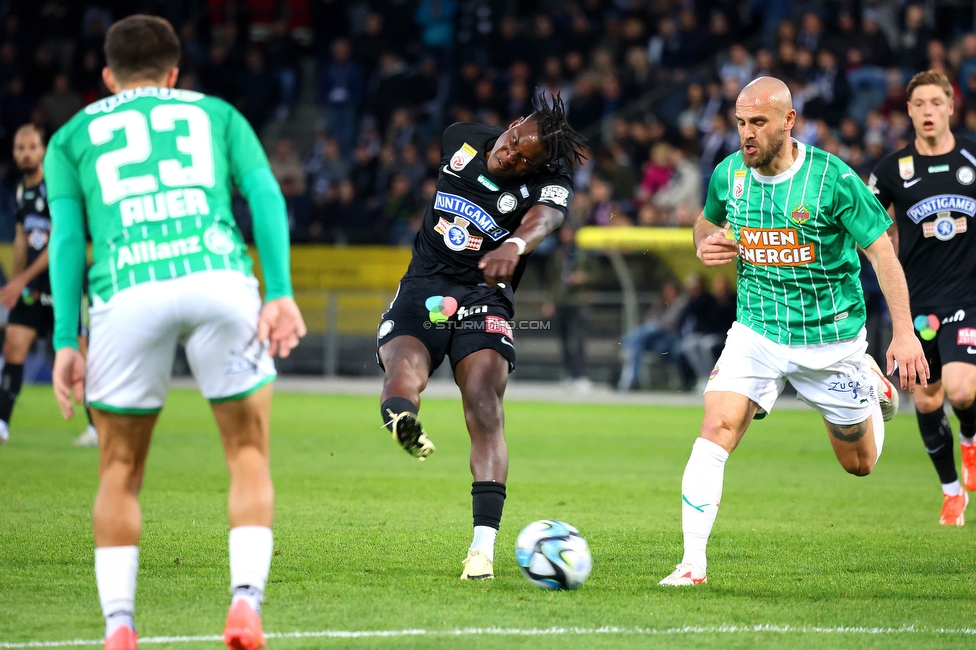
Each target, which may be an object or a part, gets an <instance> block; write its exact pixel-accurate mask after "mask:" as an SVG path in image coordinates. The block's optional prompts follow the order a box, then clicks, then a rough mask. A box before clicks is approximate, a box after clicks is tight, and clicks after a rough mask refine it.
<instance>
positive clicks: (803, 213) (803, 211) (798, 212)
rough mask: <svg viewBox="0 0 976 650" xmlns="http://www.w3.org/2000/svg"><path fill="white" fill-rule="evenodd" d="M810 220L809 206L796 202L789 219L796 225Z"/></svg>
mask: <svg viewBox="0 0 976 650" xmlns="http://www.w3.org/2000/svg"><path fill="white" fill-rule="evenodd" d="M809 220H810V207H809V206H808V205H806V204H803V205H800V204H799V203H797V204H796V205H795V206H794V207H793V211H792V212H791V213H790V221H792V222H793V223H795V224H796V225H798V226H802V225H803V224H805V223H806V222H807V221H809Z"/></svg>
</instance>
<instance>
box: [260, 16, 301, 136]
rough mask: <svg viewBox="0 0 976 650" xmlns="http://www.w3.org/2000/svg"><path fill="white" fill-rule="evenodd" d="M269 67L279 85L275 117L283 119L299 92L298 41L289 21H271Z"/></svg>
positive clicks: (267, 52)
mask: <svg viewBox="0 0 976 650" xmlns="http://www.w3.org/2000/svg"><path fill="white" fill-rule="evenodd" d="M265 54H266V56H267V63H268V68H269V69H270V70H271V74H272V75H274V77H275V80H276V81H277V86H278V106H277V107H276V108H275V117H276V118H277V119H279V120H283V119H285V118H287V117H288V114H289V112H290V111H291V108H292V106H293V105H294V103H295V99H296V96H297V93H298V65H299V58H300V56H299V54H300V53H299V49H298V43H296V42H295V39H294V38H293V37H292V35H291V31H290V30H289V29H288V21H287V20H283V19H278V20H276V21H274V22H273V23H271V38H270V39H268V42H267V44H266V45H265Z"/></svg>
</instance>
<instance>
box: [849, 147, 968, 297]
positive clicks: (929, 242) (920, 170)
mask: <svg viewBox="0 0 976 650" xmlns="http://www.w3.org/2000/svg"><path fill="white" fill-rule="evenodd" d="M868 187H870V189H871V191H872V192H874V193H875V195H876V196H877V197H878V199H880V200H881V204H882V205H883V206H885V207H886V208H887V207H888V206H890V205H892V204H894V206H895V224H896V225H897V227H898V258H899V259H900V260H901V264H902V266H903V267H904V268H905V277H906V279H907V280H908V293H909V295H910V296H911V303H912V310H913V311H915V312H918V311H928V310H936V309H942V308H957V307H966V306H972V305H976V232H974V231H976V222H974V221H973V217H974V215H976V142H972V141H970V140H963V139H960V138H956V146H955V148H954V149H953V150H952V151H951V152H949V153H947V154H944V155H941V156H922V155H919V153H918V151H917V150H916V149H915V143H914V142H912V143H911V144H909V145H908V146H907V147H905V148H904V149H902V150H901V151H896V152H894V153H892V154H890V155H888V156H886V157H884V158H882V159H881V162H879V163H878V166H877V167H875V169H874V172H873V173H872V174H871V177H870V178H869V179H868Z"/></svg>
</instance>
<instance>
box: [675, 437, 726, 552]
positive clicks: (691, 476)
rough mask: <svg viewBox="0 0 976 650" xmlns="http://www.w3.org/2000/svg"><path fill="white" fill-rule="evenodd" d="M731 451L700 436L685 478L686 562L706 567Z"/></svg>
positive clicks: (684, 521)
mask: <svg viewBox="0 0 976 650" xmlns="http://www.w3.org/2000/svg"><path fill="white" fill-rule="evenodd" d="M728 459H729V452H727V451H725V450H724V449H722V447H720V446H719V445H717V444H715V443H714V442H712V441H710V440H706V439H704V438H699V439H698V440H696V441H695V444H694V445H693V446H692V448H691V458H689V459H688V464H687V465H686V466H685V473H684V477H683V478H682V479H681V530H682V531H683V532H684V539H685V554H684V557H683V558H682V560H681V563H682V564H694V565H695V566H698V567H701V568H703V569H704V568H705V566H706V564H707V562H706V560H705V547H706V545H707V544H708V536H709V535H710V534H711V532H712V525H713V524H714V523H715V515H717V514H718V504H719V502H720V501H721V500H722V483H723V481H724V480H725V461H727V460H728Z"/></svg>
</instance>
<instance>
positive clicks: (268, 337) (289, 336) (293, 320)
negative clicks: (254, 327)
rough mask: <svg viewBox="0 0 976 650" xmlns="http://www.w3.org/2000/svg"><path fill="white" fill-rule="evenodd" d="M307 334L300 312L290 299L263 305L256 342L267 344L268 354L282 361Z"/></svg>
mask: <svg viewBox="0 0 976 650" xmlns="http://www.w3.org/2000/svg"><path fill="white" fill-rule="evenodd" d="M307 333H308V329H306V327H305V320H304V319H303V318H302V312H301V311H299V309H298V305H296V304H295V300H294V299H292V298H276V299H275V300H272V301H270V302H267V303H265V304H264V307H262V308H261V315H260V316H259V317H258V340H259V341H267V342H268V354H270V355H271V356H272V357H273V356H275V355H278V356H279V357H281V358H282V359H284V358H285V357H287V356H288V355H289V354H291V351H292V350H294V349H295V348H296V347H297V346H298V339H300V338H302V337H303V336H305V335H306V334H307Z"/></svg>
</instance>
